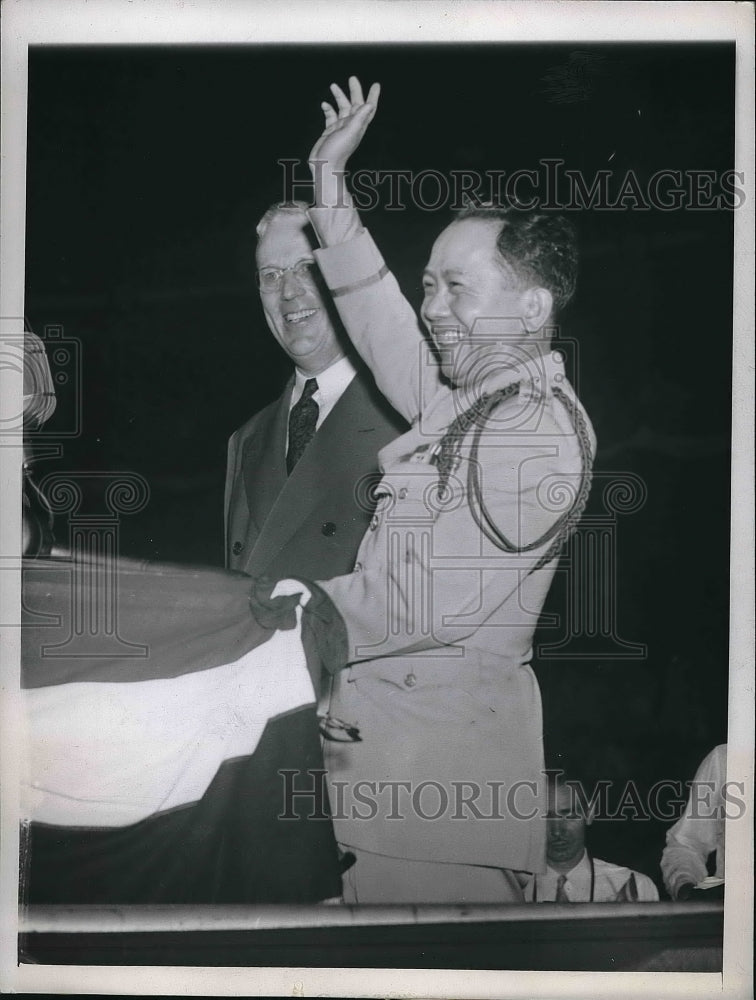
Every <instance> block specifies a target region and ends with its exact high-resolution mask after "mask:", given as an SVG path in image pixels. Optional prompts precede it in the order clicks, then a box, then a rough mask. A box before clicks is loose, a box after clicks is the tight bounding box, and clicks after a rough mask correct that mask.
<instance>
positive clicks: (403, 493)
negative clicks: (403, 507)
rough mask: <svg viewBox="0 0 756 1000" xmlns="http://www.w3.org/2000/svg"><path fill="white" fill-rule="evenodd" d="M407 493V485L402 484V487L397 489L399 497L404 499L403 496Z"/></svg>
mask: <svg viewBox="0 0 756 1000" xmlns="http://www.w3.org/2000/svg"><path fill="white" fill-rule="evenodd" d="M408 493H409V490H408V489H407V487H406V486H402V488H401V489H400V490H399V499H400V500H404V498H405V497H406V496H407V494H408Z"/></svg>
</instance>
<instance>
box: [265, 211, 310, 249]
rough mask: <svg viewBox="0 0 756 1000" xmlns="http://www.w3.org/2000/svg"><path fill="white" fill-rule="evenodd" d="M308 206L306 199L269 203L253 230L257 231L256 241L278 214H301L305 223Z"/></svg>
mask: <svg viewBox="0 0 756 1000" xmlns="http://www.w3.org/2000/svg"><path fill="white" fill-rule="evenodd" d="M309 207H310V206H309V205H308V204H307V202H306V201H279V202H277V203H276V204H275V205H271V206H270V208H269V209H268V210H267V212H266V213H265V215H263V217H262V218H261V219H260V221H259V222H258V223H257V227H256V229H255V232H256V233H257V239H258V241H259V240H261V239H262V238H263V236H264V235H265V233H266V232H267V230H268V226H269V225H270V224H271V222H272V221H273V220H274V219H275V218H277V216H279V215H288V216H295V215H299V216H301V218H302V221H303V222H304V223H307V222H308V221H309V220H308V218H307V210H308V208H309Z"/></svg>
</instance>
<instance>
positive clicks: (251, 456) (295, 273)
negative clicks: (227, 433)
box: [225, 202, 406, 580]
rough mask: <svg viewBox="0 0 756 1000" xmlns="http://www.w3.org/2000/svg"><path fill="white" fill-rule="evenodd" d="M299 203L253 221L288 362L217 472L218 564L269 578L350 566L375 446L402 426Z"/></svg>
mask: <svg viewBox="0 0 756 1000" xmlns="http://www.w3.org/2000/svg"><path fill="white" fill-rule="evenodd" d="M306 210H307V206H306V205H305V204H303V203H301V202H295V203H286V204H284V205H274V206H272V207H271V208H270V209H269V210H268V211H267V212H266V213H265V215H264V216H263V218H262V219H261V221H260V223H259V225H258V227H257V236H258V244H257V254H256V257H257V280H258V287H259V289H260V298H261V301H262V306H263V310H264V312H265V317H266V319H267V322H268V326H269V327H270V330H271V333H272V334H273V336H274V337H275V339H276V341H277V342H278V343H279V345H280V346H281V348H282V349H283V350H284V351H285V352H286V354H287V355H288V357H289V358H291V360H292V362H293V363H294V366H295V370H294V375H293V377H292V378H291V379H290V380H289V382H288V383H287V385H286V387H285V389H284V391H283V393H282V394H281V396H280V397H279V398H278V399H277V400H276V401H275V402H273V403H271V404H270V405H269V406H266V407H265V408H264V409H263V410H261V411H260V412H259V413H257V414H255V416H253V417H252V418H251V419H250V420H249V421H247V423H245V424H244V425H243V426H242V427H240V428H239V429H238V430H237V431H236V432H235V433H234V434H233V435H232V436H231V439H230V441H229V450H228V466H227V472H226V498H225V509H226V564H227V566H228V567H230V568H231V569H238V570H243V571H245V572H248V573H250V574H252V575H253V576H268V577H270V578H271V579H274V580H276V579H280V578H282V577H287V576H302V577H305V578H309V579H322V578H328V577H330V576H337V575H340V574H343V573H350V572H351V571H352V570H353V569H354V561H355V558H356V553H357V549H358V547H359V544H360V541H361V540H362V537H363V535H364V534H365V531H366V529H367V527H368V524H369V522H370V518H371V516H372V513H373V511H372V503H371V499H370V490H369V485H370V483H371V481H372V478H373V477H374V476H375V475H376V474H377V469H378V465H377V457H376V456H377V452H378V451H379V449H381V448H382V447H383V446H384V445H386V444H387V443H388V442H389V441H391V440H393V439H394V438H395V437H397V436H398V435H399V434H401V433H403V432H404V431H405V430H406V423H405V422H404V421H403V420H402V418H401V417H399V415H398V414H397V413H396V412H395V411H394V410H393V409H392V408H391V407H390V406H389V404H388V403H387V402H386V401H385V399H384V398H383V396H381V394H380V393H379V392H378V390H377V389H376V386H375V383H374V381H373V378H372V376H371V375H370V373H369V372H368V371H367V369H366V368H365V367H364V366H363V365H362V364H361V362H359V361H357V360H356V359H355V358H354V357H353V356H350V355H349V354H348V351H349V350H350V349H349V341H348V339H347V338H346V337H345V336H344V335H343V332H342V331H341V329H340V326H339V321H338V319H337V318H336V316H335V313H333V312H332V308H331V303H330V299H329V297H328V294H327V292H326V289H325V285H324V284H323V283H322V282H321V279H320V275H319V272H318V270H317V265H316V264H315V260H314V256H313V252H312V251H313V245H315V246H316V245H317V243H315V244H313V240H314V236H313V237H311V235H310V228H309V222H308V219H307V216H306V214H305V213H306Z"/></svg>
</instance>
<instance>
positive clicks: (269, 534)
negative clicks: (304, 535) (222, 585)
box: [246, 375, 375, 575]
mask: <svg viewBox="0 0 756 1000" xmlns="http://www.w3.org/2000/svg"><path fill="white" fill-rule="evenodd" d="M287 398H288V397H287ZM374 423H375V417H374V407H373V406H372V405H371V403H370V401H369V397H368V394H367V391H366V389H365V386H364V384H363V383H362V380H361V379H360V377H359V375H356V376H355V377H354V378H353V379H352V381H351V382H350V383H349V385H348V386H347V388H346V390H345V391H344V393H343V395H342V396H341V398H340V399H339V401H338V402H337V403H336V405H335V406H334V408H333V409H332V410H331V412H330V413H329V414H328V416H327V417H326V419H325V420H324V421H323V423H322V425H321V426H320V427H319V428H318V431H317V433H316V434H315V437H314V438H313V439H312V441H311V442H310V444H309V445H308V447H307V450H306V451H305V453H304V454H303V455H302V457H301V458H300V460H299V461H298V462H297V464H296V466H295V468H294V471H293V472H292V474H291V475H290V476H289V477H288V478H287V477H286V467H285V460H284V457H283V454H282V457H281V467H282V469H283V478H284V483H283V487H282V489H281V490H280V493H279V495H278V498H277V499H276V500H275V502H274V503H273V505H272V507H271V508H270V509H269V512H268V515H267V518H266V520H265V523H264V524H263V525H262V530H261V531H260V534H259V536H258V538H257V542H256V544H255V546H254V548H253V550H252V552H251V553H250V557H249V562H248V564H247V567H246V569H247V572H252V573H253V574H254V575H260V574H261V573H264V572H265V568H266V566H267V565H268V563H269V562H270V561H271V559H272V558H274V557H275V555H276V554H277V553H278V552H280V551H281V549H282V548H283V546H284V545H285V544H286V543H287V542H288V541H289V539H290V538H292V536H293V535H294V534H295V533H296V532H297V530H298V528H299V526H300V525H301V524H302V522H303V521H304V520H305V518H306V517H307V516H308V514H309V513H310V511H312V510H313V508H314V507H316V506H317V504H318V502H319V501H320V500H321V498H322V497H323V496H324V495H325V494H326V493H328V491H329V490H330V489H331V487H332V484H333V482H334V481H336V480H337V479H340V478H341V476H342V475H343V474H344V473H345V471H348V468H349V467H350V466H353V464H354V450H355V448H364V447H365V445H366V443H367V440H368V439H369V435H367V434H366V431H369V430H372V429H373V426H374ZM283 449H285V434H284V445H283V447H282V452H283Z"/></svg>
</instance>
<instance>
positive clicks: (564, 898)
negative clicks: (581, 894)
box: [554, 875, 570, 903]
mask: <svg viewBox="0 0 756 1000" xmlns="http://www.w3.org/2000/svg"><path fill="white" fill-rule="evenodd" d="M566 881H567V876H566V875H560V876H559V878H558V879H557V887H556V896H555V897H554V901H555V902H557V903H569V901H570V897H569V896H568V895H567V890H566V889H565V887H564V884H565V882H566Z"/></svg>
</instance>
